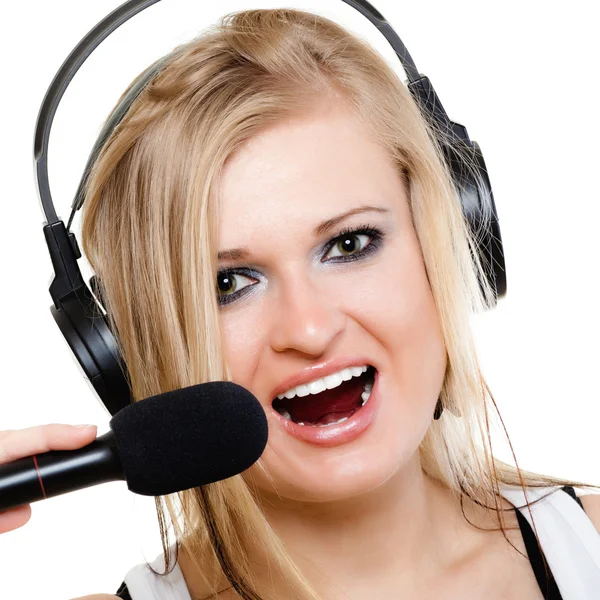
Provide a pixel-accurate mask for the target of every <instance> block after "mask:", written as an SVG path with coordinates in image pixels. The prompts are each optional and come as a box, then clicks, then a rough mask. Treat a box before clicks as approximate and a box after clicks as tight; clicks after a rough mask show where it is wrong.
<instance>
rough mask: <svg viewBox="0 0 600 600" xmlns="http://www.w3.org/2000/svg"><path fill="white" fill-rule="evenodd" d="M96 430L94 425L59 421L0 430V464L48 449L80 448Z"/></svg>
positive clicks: (90, 440) (91, 437)
mask: <svg viewBox="0 0 600 600" xmlns="http://www.w3.org/2000/svg"><path fill="white" fill-rule="evenodd" d="M96 431H97V427H96V426H95V425H89V426H84V427H79V426H75V425H63V424H59V423H53V424H51V425H39V426H36V427H27V428H26V429H14V430H8V431H0V464H2V463H6V462H10V461H11V460H16V459H18V458H23V457H24V456H31V455H32V454H39V453H40V452H48V451H49V450H74V449H75V448H81V447H82V446H85V445H87V444H89V443H90V442H92V441H93V440H94V439H95V437H96Z"/></svg>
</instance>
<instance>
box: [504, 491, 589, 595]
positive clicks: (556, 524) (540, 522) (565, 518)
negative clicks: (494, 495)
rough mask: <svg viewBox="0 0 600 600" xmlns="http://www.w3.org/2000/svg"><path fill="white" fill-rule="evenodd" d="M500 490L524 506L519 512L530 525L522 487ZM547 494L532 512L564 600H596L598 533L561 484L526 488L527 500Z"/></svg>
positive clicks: (541, 544)
mask: <svg viewBox="0 0 600 600" xmlns="http://www.w3.org/2000/svg"><path fill="white" fill-rule="evenodd" d="M500 492H501V494H502V496H504V498H506V499H507V500H508V501H509V502H510V503H511V504H513V505H515V506H517V507H521V506H523V507H524V508H522V509H520V510H521V513H522V514H523V516H524V517H525V518H526V519H527V521H528V522H529V524H530V525H531V524H532V521H531V516H530V515H529V510H528V509H527V507H526V506H524V505H525V495H524V494H523V490H522V489H521V488H517V487H512V486H511V487H509V486H501V488H500ZM547 494H549V495H548V496H547V497H546V498H544V499H543V500H540V502H538V503H536V504H534V505H533V506H532V507H531V512H532V513H533V518H534V521H535V525H536V528H537V533H538V536H539V538H540V547H541V549H542V551H543V552H544V555H545V557H546V560H547V561H548V566H549V567H550V570H551V571H552V574H553V575H554V579H555V581H556V585H557V586H558V589H559V590H560V592H561V595H562V597H563V600H598V598H599V597H600V596H599V594H600V534H599V533H598V531H597V530H596V527H595V526H594V524H593V523H592V521H591V520H590V519H589V517H588V516H587V515H586V514H585V512H584V511H583V510H582V509H581V507H580V506H579V505H578V504H577V502H576V501H575V500H574V499H573V498H570V497H569V495H568V494H566V493H565V492H563V491H561V490H560V488H550V487H546V488H527V499H528V500H529V502H533V501H534V500H537V499H538V498H542V497H544V496H546V495H547Z"/></svg>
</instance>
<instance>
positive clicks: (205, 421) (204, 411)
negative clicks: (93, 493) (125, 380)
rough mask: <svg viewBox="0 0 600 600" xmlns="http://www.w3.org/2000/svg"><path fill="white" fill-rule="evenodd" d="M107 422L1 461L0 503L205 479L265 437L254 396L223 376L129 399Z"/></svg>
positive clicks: (242, 460)
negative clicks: (101, 430)
mask: <svg viewBox="0 0 600 600" xmlns="http://www.w3.org/2000/svg"><path fill="white" fill-rule="evenodd" d="M109 425H110V429H111V430H110V431H108V432H107V433H105V434H104V435H102V436H100V437H98V438H96V439H95V440H94V441H93V442H92V443H91V444H88V445H87V446H84V447H83V448H78V449H77V450H52V451H50V452H45V453H43V454H38V455H34V456H28V457H26V458H21V459H19V460H16V461H13V462H10V463H6V464H3V465H0V510H6V509H8V508H13V507H15V506H19V505H21V504H29V503H31V502H36V501H38V500H43V499H45V498H52V497H54V496H58V495H60V494H65V493H67V492H72V491H75V490H79V489H82V488H86V487H89V486H92V485H97V484H100V483H105V482H108V481H116V480H125V481H126V482H127V487H128V488H129V490H131V491H132V492H134V493H136V494H142V495H145V496H162V495H165V494H172V493H174V492H178V491H181V490H186V489H189V488H192V487H196V486H201V485H206V484H208V483H213V482H215V481H220V480H222V479H227V478H228V477H233V476H234V475H237V474H238V473H241V472H242V471H244V470H246V469H247V468H249V467H251V466H252V465H253V464H254V463H255V462H256V461H257V460H258V459H259V458H260V456H261V454H262V452H263V450H264V449H265V446H266V444H267V436H268V426H267V418H266V415H265V412H264V410H263V408H262V406H261V405H260V403H259V402H258V400H257V399H256V398H255V397H254V396H253V395H252V394H251V393H250V392H249V391H248V390H247V389H246V388H243V387H242V386H240V385H237V384H235V383H231V382H226V381H213V382H209V383H202V384H199V385H193V386H190V387H186V388H182V389H179V390H173V391H170V392H166V393H164V394H158V395H156V396H152V397H151V398H147V399H146V400H142V401H140V402H135V403H133V404H130V405H129V406H126V407H125V408H123V409H121V410H120V411H119V412H118V413H116V414H115V415H114V416H113V418H112V419H111V420H110V423H109Z"/></svg>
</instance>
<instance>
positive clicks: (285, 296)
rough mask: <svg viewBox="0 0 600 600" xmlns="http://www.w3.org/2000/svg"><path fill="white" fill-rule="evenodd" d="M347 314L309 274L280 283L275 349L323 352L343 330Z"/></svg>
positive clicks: (274, 315) (274, 326)
mask: <svg viewBox="0 0 600 600" xmlns="http://www.w3.org/2000/svg"><path fill="white" fill-rule="evenodd" d="M345 320H346V317H345V315H344V313H343V312H342V310H341V307H340V306H339V304H338V303H337V302H336V301H335V300H334V299H333V298H331V295H330V294H329V295H328V294H326V293H324V292H323V291H321V290H319V289H318V286H316V285H315V284H314V283H312V282H311V281H310V278H309V277H307V276H304V277H296V278H294V281H293V282H292V281H287V282H286V283H285V284H281V285H280V286H279V290H278V294H277V297H276V300H275V306H274V307H273V311H272V327H271V348H272V349H273V350H274V351H275V352H285V351H296V352H298V353H301V354H305V355H310V356H320V355H322V354H323V353H324V352H325V351H326V350H327V348H328V347H329V345H330V344H331V343H332V342H333V341H334V340H335V339H336V338H337V337H338V335H339V334H340V333H341V332H342V331H343V329H344V324H345Z"/></svg>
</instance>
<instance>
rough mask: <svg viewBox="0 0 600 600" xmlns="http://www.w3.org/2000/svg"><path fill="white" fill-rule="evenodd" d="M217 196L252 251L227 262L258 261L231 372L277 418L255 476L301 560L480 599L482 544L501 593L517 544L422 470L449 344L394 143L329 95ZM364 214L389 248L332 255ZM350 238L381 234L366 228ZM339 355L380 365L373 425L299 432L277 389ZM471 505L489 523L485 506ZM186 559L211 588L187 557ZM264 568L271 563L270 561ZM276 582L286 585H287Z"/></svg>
mask: <svg viewBox="0 0 600 600" xmlns="http://www.w3.org/2000/svg"><path fill="white" fill-rule="evenodd" d="M218 193H219V197H218V202H219V206H220V225H219V251H220V252H226V251H230V250H232V249H239V248H243V249H245V251H246V255H245V256H244V259H243V260H240V259H224V260H221V261H220V264H219V268H220V269H232V268H238V269H244V268H248V267H250V268H251V269H252V270H253V272H254V273H253V274H252V276H249V274H248V273H246V275H245V276H243V277H238V278H237V279H236V285H237V289H236V291H238V292H239V291H240V290H242V288H244V289H245V291H246V292H248V291H249V293H246V294H245V295H243V296H242V297H240V298H239V299H237V300H236V301H234V302H232V303H230V304H227V305H225V306H224V307H222V309H221V314H220V318H221V324H222V333H223V340H224V352H225V355H226V358H227V361H228V364H229V366H230V369H231V373H232V376H233V380H234V381H235V382H237V383H239V384H241V385H243V386H244V387H246V388H248V389H249V390H250V391H252V392H253V394H254V395H255V396H256V397H257V398H258V399H259V401H260V402H261V404H262V405H263V407H264V408H265V411H266V413H267V418H268V420H269V442H268V445H267V448H266V450H265V452H264V454H263V457H262V463H263V465H264V467H265V468H266V470H267V471H268V476H267V475H265V473H264V472H263V471H262V470H260V469H259V468H258V466H257V465H255V466H253V467H252V468H251V469H249V470H248V471H247V472H246V473H245V477H246V478H247V479H248V480H251V481H252V483H253V484H254V485H255V486H256V487H257V489H258V490H259V494H260V498H261V501H262V505H263V509H264V510H265V513H266V515H267V518H268V520H269V522H270V523H271V525H272V527H273V528H274V529H275V530H276V531H277V532H278V533H279V535H280V536H281V537H282V538H283V539H284V540H285V542H286V544H287V546H288V548H290V550H291V551H292V554H293V555H294V557H295V558H296V559H297V560H298V561H299V564H300V565H301V567H302V568H303V570H304V571H305V573H307V574H308V576H309V577H310V579H311V581H312V582H313V584H314V585H315V586H316V587H317V589H318V590H319V591H320V592H321V593H322V594H323V595H324V597H326V598H331V599H332V598H348V597H351V598H352V599H353V600H358V599H360V598H365V599H366V598H373V597H416V596H415V594H421V595H420V596H419V597H420V598H425V597H427V596H426V595H423V594H426V593H427V592H432V591H433V590H437V593H438V594H439V593H443V594H445V593H447V592H448V589H449V588H448V587H447V585H448V584H447V581H446V579H448V578H449V579H450V580H451V581H452V582H453V587H452V589H454V591H455V592H456V593H460V592H461V590H462V591H464V590H467V589H468V590H469V592H470V594H471V595H470V597H472V598H474V597H477V596H476V595H473V593H474V588H473V581H472V572H470V574H469V578H468V580H461V572H462V570H461V569H464V568H466V565H470V563H471V559H470V558H469V557H472V556H475V555H483V552H482V550H483V548H486V547H489V548H492V550H491V554H489V553H488V554H487V555H486V556H490V557H492V556H493V558H494V561H496V564H495V565H494V566H493V568H492V567H491V568H489V569H486V568H484V567H482V577H483V576H484V575H485V576H486V577H488V579H487V581H486V583H485V585H484V588H485V589H484V594H485V595H486V598H487V599H488V600H489V598H490V595H489V590H490V589H492V590H493V589H497V590H500V591H502V590H505V591H506V584H504V585H501V584H500V583H496V584H494V583H493V581H494V579H497V578H498V577H497V575H496V576H495V577H494V576H493V574H492V573H491V572H492V571H493V570H494V569H495V570H496V571H497V567H498V562H497V561H498V560H499V557H498V555H497V553H498V552H505V546H506V547H507V545H506V542H505V541H504V540H503V539H502V544H500V543H497V544H496V545H494V544H491V545H490V543H489V537H488V538H485V541H484V537H482V535H483V536H484V535H485V534H481V533H480V532H479V531H478V530H476V529H475V528H473V527H472V526H470V525H469V524H468V523H467V522H466V521H465V520H464V518H463V517H462V515H461V513H460V507H459V506H458V504H457V502H456V500H455V499H454V498H453V497H452V496H451V495H450V494H449V493H448V491H447V490H445V489H444V488H443V487H442V486H441V485H439V484H437V483H436V482H434V481H432V480H431V479H430V478H429V477H427V476H426V475H425V474H424V473H423V472H422V470H421V468H420V462H419V455H418V448H419V444H420V443H421V441H422V439H423V437H424V435H425V433H426V431H427V429H428V427H429V426H430V425H431V422H432V415H433V411H434V407H435V403H436V401H437V398H438V395H439V392H440V389H441V386H442V382H443V377H444V373H445V369H446V351H445V347H444V341H443V337H442V332H441V328H440V322H439V319H438V314H437V311H436V307H435V304H434V301H433V297H432V294H431V290H430V287H429V284H428V280H427V275H426V271H425V267H424V264H423V259H422V255H421V250H420V245H419V241H418V238H417V236H416V233H415V230H414V227H413V225H412V221H411V218H410V212H409V204H408V197H407V191H406V189H405V185H403V182H402V179H401V177H400V175H399V172H398V169H397V167H396V166H395V165H394V163H393V162H392V160H391V159H390V157H389V156H388V155H387V153H386V152H385V150H384V149H382V148H381V147H380V146H379V145H378V144H377V143H376V142H375V141H374V140H373V139H372V138H371V136H370V135H369V133H368V132H367V131H365V130H364V129H362V128H361V127H360V126H359V124H358V123H357V122H356V121H355V120H354V119H353V118H352V115H351V114H350V113H349V112H347V111H344V110H342V109H341V108H340V106H339V104H336V105H335V107H328V106H321V107H318V109H316V110H315V111H314V112H311V113H310V114H306V115H302V116H298V117H296V118H293V119H289V120H287V121H284V122H282V123H280V124H279V125H278V126H276V127H271V128H269V129H268V130H266V131H264V132H263V133H262V134H260V135H257V136H256V137H254V138H253V139H251V140H249V141H248V142H247V143H246V144H245V145H244V146H243V147H241V148H240V149H238V151H237V152H236V154H234V155H233V156H232V157H230V159H229V161H228V162H227V163H226V165H225V168H224V171H223V174H222V178H221V181H220V186H219V192H218ZM365 206H370V207H377V208H378V209H380V210H378V211H375V210H369V211H365V212H362V213H361V214H354V215H352V216H349V217H347V218H344V219H343V221H341V222H340V223H339V224H338V225H336V227H334V228H332V229H331V230H330V231H328V232H327V233H325V234H321V235H315V228H316V227H317V226H318V225H319V224H321V223H323V222H326V221H327V220H330V219H333V218H336V217H339V216H340V215H343V214H345V213H347V212H348V211H349V210H351V209H361V208H363V207H365ZM384 211H385V212H384ZM364 224H368V225H370V226H371V227H375V228H377V229H380V230H381V231H382V232H383V233H384V234H385V236H384V238H383V240H382V242H381V243H380V244H379V247H378V249H377V251H376V252H374V253H371V254H370V255H368V256H367V257H366V258H364V259H362V260H355V261H352V262H345V263H343V262H335V261H332V260H331V259H332V258H333V257H334V256H340V254H341V253H340V250H339V248H338V249H337V250H335V249H334V250H333V251H331V250H329V249H328V246H327V244H328V242H329V241H330V240H332V239H333V238H335V237H336V236H337V235H338V234H339V231H340V230H341V229H342V228H343V227H349V228H357V227H359V226H361V225H364ZM354 241H355V242H356V244H357V245H358V246H359V247H364V246H366V245H367V244H369V243H372V239H371V238H369V237H368V236H364V237H362V238H358V239H356V238H355V240H354ZM246 288H247V289H246ZM340 356H345V357H347V356H356V357H366V359H367V360H366V362H367V363H368V364H370V365H373V366H375V367H376V368H377V370H378V374H379V386H380V393H381V398H382V401H381V404H380V406H379V410H378V414H377V417H376V419H375V422H374V423H373V424H372V425H371V427H370V428H369V429H368V430H367V431H366V432H365V433H364V434H363V435H361V436H360V437H359V438H357V439H356V440H354V441H352V442H350V443H346V444H343V445H340V446H336V447H332V448H324V447H320V446H315V445H312V444H309V443H306V442H304V441H300V440H297V439H295V438H293V437H291V436H290V435H289V434H287V433H286V432H285V431H284V429H283V427H282V426H281V425H280V424H279V423H278V422H277V420H276V418H275V417H274V415H273V412H272V408H271V403H272V400H273V390H274V388H275V387H276V386H277V385H279V384H280V383H281V382H282V381H284V380H285V379H287V378H288V377H290V375H293V374H294V373H297V372H299V371H301V370H304V369H306V368H307V367H311V366H312V365H315V364H321V363H323V362H327V361H329V360H332V359H335V358H337V357H340ZM466 510H467V512H469V511H471V513H472V514H471V517H476V520H478V524H479V525H481V524H483V523H484V521H485V515H483V514H481V513H477V510H476V509H474V508H473V507H470V506H467V509H466ZM490 525H492V526H494V523H490V522H489V521H488V522H487V526H488V527H489V526H490ZM488 535H489V534H488ZM494 539H497V536H496V538H494ZM517 541H518V540H517ZM366 549H368V552H366V551H365V550H366ZM442 549H443V550H442ZM513 552H514V551H513ZM505 560H506V559H505ZM181 566H182V570H183V572H184V574H185V576H186V580H187V581H188V585H189V586H190V589H192V591H195V592H196V593H197V594H198V595H200V594H201V593H202V592H203V590H202V589H201V587H199V586H200V583H199V580H198V578H197V577H195V576H194V573H193V568H192V567H191V565H190V563H189V561H188V560H187V559H186V557H185V556H182V562H181ZM526 567H527V569H528V570H529V571H530V568H529V566H528V563H526ZM511 568H512V565H511ZM513 571H514V568H513ZM256 572H257V573H261V575H263V576H264V577H265V580H267V578H268V577H269V576H270V574H269V573H268V572H267V571H264V573H263V572H262V571H261V566H260V564H258V561H257V567H256ZM515 572H517V571H515ZM524 573H525V575H524V577H525V588H521V589H529V590H530V592H531V594H530V595H529V596H516V597H528V598H537V597H538V596H536V592H535V590H536V584H535V580H534V578H533V574H532V573H529V572H528V571H527V570H526V571H524ZM325 574H326V576H325ZM490 577H491V579H490ZM517 580H518V577H517ZM461 581H462V583H461ZM490 581H491V582H492V584H491V587H490ZM521 583H523V582H521ZM274 585H275V587H277V586H280V587H279V588H278V589H279V590H280V595H281V597H285V591H284V587H282V584H281V582H279V581H277V580H276V579H275V581H274ZM195 586H198V587H195ZM444 586H445V587H444ZM463 586H464V587H463ZM402 594H407V595H406V596H404V595H402ZM224 597H229V596H227V593H226V594H225V595H224ZM232 597H233V596H232ZM439 597H440V598H441V597H443V598H446V597H450V596H446V595H441V596H439ZM482 597H483V595H482ZM498 597H500V596H498Z"/></svg>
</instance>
